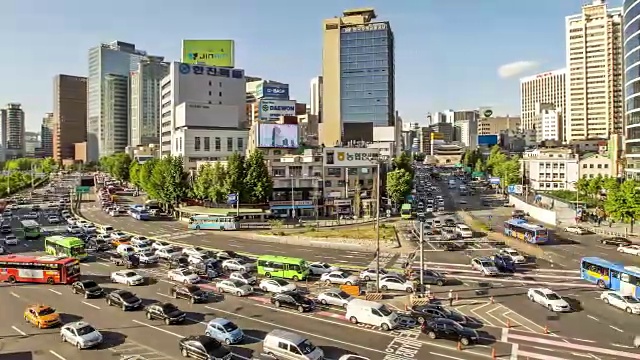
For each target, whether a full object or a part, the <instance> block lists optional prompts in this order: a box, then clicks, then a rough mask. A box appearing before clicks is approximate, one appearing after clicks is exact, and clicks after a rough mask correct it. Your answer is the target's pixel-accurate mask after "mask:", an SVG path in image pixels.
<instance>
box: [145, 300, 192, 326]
mask: <svg viewBox="0 0 640 360" xmlns="http://www.w3.org/2000/svg"><path fill="white" fill-rule="evenodd" d="M145 313H146V316H147V319H149V320H162V321H164V323H165V324H167V325H169V324H179V323H182V322H184V319H185V318H186V317H187V314H185V312H184V311H182V310H180V309H178V307H177V306H175V305H173V304H172V303H157V304H151V305H149V306H147V308H146V309H145Z"/></svg>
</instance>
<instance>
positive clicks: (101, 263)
mask: <svg viewBox="0 0 640 360" xmlns="http://www.w3.org/2000/svg"><path fill="white" fill-rule="evenodd" d="M96 264H98V265H102V266H104V267H109V264H106V263H103V262H97V263H96Z"/></svg>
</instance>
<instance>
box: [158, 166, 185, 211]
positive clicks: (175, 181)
mask: <svg viewBox="0 0 640 360" xmlns="http://www.w3.org/2000/svg"><path fill="white" fill-rule="evenodd" d="M163 160H165V161H166V165H165V166H166V172H165V174H164V176H165V182H164V187H163V189H164V191H165V194H166V196H165V198H166V199H167V200H168V201H167V203H168V204H170V205H171V206H172V207H176V206H177V205H178V204H179V202H180V200H181V199H183V198H185V197H186V196H187V193H188V190H189V182H188V174H187V173H186V172H185V171H184V165H183V163H182V158H181V157H179V156H167V157H166V158H164V159H163Z"/></svg>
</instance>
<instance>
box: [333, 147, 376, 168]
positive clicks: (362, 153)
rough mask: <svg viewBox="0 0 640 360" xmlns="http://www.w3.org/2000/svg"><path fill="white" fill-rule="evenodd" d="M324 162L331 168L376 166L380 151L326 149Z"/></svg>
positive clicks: (367, 149)
mask: <svg viewBox="0 0 640 360" xmlns="http://www.w3.org/2000/svg"><path fill="white" fill-rule="evenodd" d="M323 152H324V161H325V165H326V166H330V167H363V166H369V167H371V166H376V164H377V161H378V157H379V156H380V149H369V148H338V147H335V148H324V150H323Z"/></svg>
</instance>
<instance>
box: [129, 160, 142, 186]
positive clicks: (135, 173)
mask: <svg viewBox="0 0 640 360" xmlns="http://www.w3.org/2000/svg"><path fill="white" fill-rule="evenodd" d="M141 170H142V165H140V163H139V162H137V161H132V162H131V165H129V182H131V183H132V184H133V185H134V186H135V187H136V188H137V189H140V188H141V187H142V182H141V181H140V172H141Z"/></svg>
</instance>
